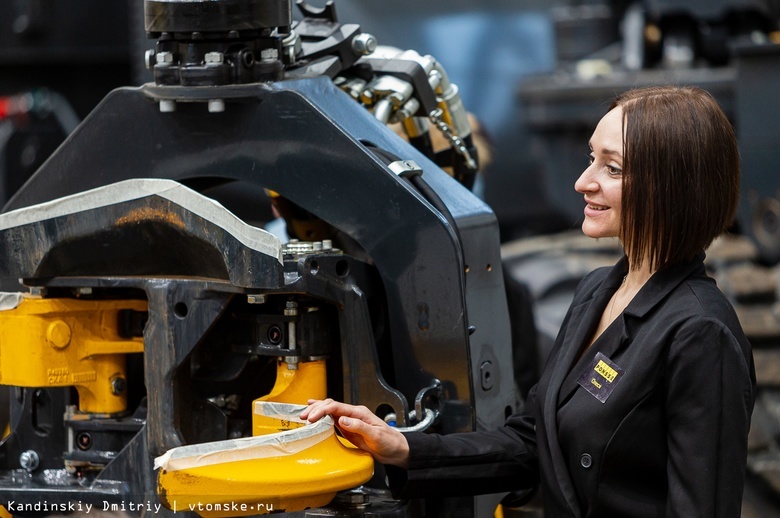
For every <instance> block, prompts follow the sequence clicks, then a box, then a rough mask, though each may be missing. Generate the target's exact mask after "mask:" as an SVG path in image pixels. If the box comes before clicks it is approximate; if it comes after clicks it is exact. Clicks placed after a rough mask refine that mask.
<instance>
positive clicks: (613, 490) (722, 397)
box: [387, 254, 755, 518]
mask: <svg viewBox="0 0 780 518" xmlns="http://www.w3.org/2000/svg"><path fill="white" fill-rule="evenodd" d="M703 259H704V254H701V255H700V256H699V257H698V258H697V259H696V260H695V261H693V262H692V263H689V264H684V265H680V266H676V267H673V268H670V269H667V270H664V271H661V272H658V273H656V274H655V275H653V276H652V277H651V278H650V280H648V281H647V283H646V284H645V285H644V286H643V287H642V289H641V290H640V291H639V293H638V294H637V295H636V297H634V300H632V301H631V303H630V304H629V305H628V307H627V308H626V309H625V310H624V312H623V313H622V314H621V315H620V316H619V317H618V318H617V319H615V321H614V322H613V323H612V324H611V325H610V327H609V328H608V329H607V330H606V331H605V332H604V333H603V334H602V335H601V336H600V337H599V339H598V340H596V342H595V343H594V344H593V345H592V346H591V347H590V348H589V349H587V350H586V352H585V353H584V354H583V356H582V358H580V359H579V360H577V357H578V356H579V352H580V351H581V350H582V348H583V346H584V345H585V344H586V343H587V341H588V340H589V338H590V337H592V335H593V333H594V332H595V328H596V326H597V324H598V321H599V318H600V316H601V314H602V312H603V311H604V308H605V307H606V305H607V303H608V301H609V300H610V298H611V296H612V294H613V293H614V292H615V290H616V289H617V288H618V287H619V286H620V282H621V280H622V278H623V275H624V273H625V271H626V260H625V258H623V259H622V260H621V261H620V262H619V263H618V264H617V265H615V266H614V267H612V268H600V269H597V270H595V271H594V272H592V273H590V274H588V275H587V276H586V277H585V278H584V279H583V281H582V282H581V283H580V286H579V287H578V288H577V291H576V292H575V295H574V300H573V302H572V304H571V307H570V308H569V311H568V313H567V315H566V318H565V319H564V322H563V325H562V327H561V331H560V333H559V335H558V338H557V340H556V343H555V345H554V347H553V349H552V351H551V353H550V357H549V359H548V362H547V366H546V368H545V370H544V372H543V373H542V376H541V378H540V380H539V382H538V383H537V385H536V386H535V387H534V388H533V389H532V390H531V392H530V394H529V396H528V398H527V399H526V402H525V405H524V408H523V409H522V410H521V411H519V412H518V413H516V414H515V415H512V416H511V417H509V419H507V421H506V423H505V425H504V426H503V427H502V428H501V429H499V430H496V431H492V432H470V433H461V434H451V435H446V436H442V435H436V434H426V433H410V434H407V439H408V440H409V444H410V460H409V469H408V470H400V469H398V468H393V467H389V468H388V470H387V471H388V475H389V476H390V483H391V484H390V485H391V489H392V490H393V492H394V494H395V495H396V497H400V498H410V497H426V496H434V495H438V496H457V495H464V494H478V493H498V492H502V491H509V490H515V489H521V488H528V487H533V486H534V485H535V484H540V487H541V490H542V496H543V501H544V505H545V518H557V517H618V516H619V517H659V516H666V517H670V516H680V517H685V518H691V517H697V516H701V517H706V518H713V517H718V518H725V517H733V518H738V517H739V516H740V507H741V503H742V488H743V484H744V475H745V463H746V457H747V435H748V429H749V427H750V416H751V413H752V409H753V402H754V398H755V370H754V366H753V357H752V352H751V349H750V344H749V343H748V341H747V339H746V338H745V336H744V333H743V332H742V328H741V327H740V324H739V321H738V319H737V317H736V314H735V313H734V310H733V308H732V307H731V305H730V304H729V302H728V301H727V300H726V298H725V296H724V295H723V294H722V293H721V292H720V290H718V288H717V286H716V285H715V282H714V281H713V280H712V279H711V278H709V277H708V276H707V275H706V274H705V271H704V264H703ZM599 354H600V355H603V356H600V355H599ZM597 355H599V356H598V357H597ZM599 360H602V363H599ZM597 365H598V366H597ZM605 365H606V367H605ZM594 369H595V370H594ZM610 379H611V382H610ZM580 380H581V381H582V384H580ZM588 386H589V389H590V390H592V391H593V393H591V391H590V390H588V389H586V388H585V387H588ZM598 386H601V387H602V388H601V389H599V388H598ZM599 390H602V391H603V392H604V393H607V397H606V399H605V401H604V402H602V401H601V400H599V399H597V397H596V396H595V395H594V394H598V393H599Z"/></svg>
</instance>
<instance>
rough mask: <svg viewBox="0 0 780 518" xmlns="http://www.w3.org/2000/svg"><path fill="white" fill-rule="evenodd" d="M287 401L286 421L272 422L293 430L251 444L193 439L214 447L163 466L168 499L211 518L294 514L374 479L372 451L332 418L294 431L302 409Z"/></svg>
mask: <svg viewBox="0 0 780 518" xmlns="http://www.w3.org/2000/svg"><path fill="white" fill-rule="evenodd" d="M260 404H261V405H262V404H263V403H260ZM265 404H266V405H269V404H270V405H274V404H273V403H265ZM283 406H287V407H291V409H290V411H289V413H286V415H283V416H279V415H277V416H276V419H277V421H278V422H279V423H281V424H277V426H276V427H275V428H276V429H277V430H278V429H279V428H284V427H290V429H289V430H285V431H283V432H277V433H275V434H274V438H273V439H272V437H270V436H269V440H268V441H264V442H263V444H262V445H259V446H255V447H254V449H252V448H251V447H248V446H246V445H245V444H247V443H246V442H245V443H242V445H237V443H236V442H235V441H222V442H223V443H224V446H223V445H221V444H219V445H217V446H216V447H214V445H215V444H216V443H211V444H209V443H207V444H205V445H193V446H192V448H197V447H199V446H205V447H206V448H204V449H210V452H209V453H207V452H205V451H198V452H192V453H190V452H188V453H187V455H186V456H184V457H183V458H182V457H181V456H177V457H178V460H171V459H172V458H171V459H169V460H168V461H167V462H170V464H168V463H167V462H166V463H164V464H162V468H161V469H160V474H159V478H158V490H159V492H160V499H161V501H162V502H163V503H164V505H166V507H168V508H169V509H173V510H175V511H182V510H186V511H194V512H196V513H197V514H199V515H200V516H203V517H208V518H211V517H220V516H247V515H254V514H265V513H270V512H283V511H284V512H294V511H300V510H303V509H306V508H310V507H321V506H324V505H327V504H328V503H329V502H330V501H331V500H332V499H333V497H334V496H335V495H336V493H337V492H338V491H340V490H343V489H347V488H350V487H356V486H359V485H361V484H364V483H365V482H367V481H368V480H369V479H370V478H371V476H372V475H373V471H374V461H373V459H372V457H371V456H370V455H369V454H368V453H366V452H363V451H360V450H358V449H356V448H355V447H354V446H352V445H351V444H350V443H349V442H347V441H346V440H344V439H343V438H341V437H339V436H337V435H336V434H335V433H334V431H333V424H332V423H333V421H332V420H330V418H329V417H328V418H326V419H327V420H328V421H327V422H324V421H321V422H318V423H315V424H309V425H306V426H307V428H306V429H300V428H298V429H293V426H291V425H299V426H302V425H304V424H305V423H295V421H294V420H295V418H296V416H297V413H299V412H300V411H301V410H302V407H301V406H299V405H283ZM257 412H258V410H257V409H255V413H257ZM315 427H316V428H318V430H316V431H315ZM307 432H309V433H308V434H307ZM291 434H296V436H293V435H291ZM282 436H283V437H284V438H283V437H282ZM256 439H257V438H247V439H238V441H252V440H256ZM208 447H211V448H208ZM184 448H187V447H184ZM173 451H174V450H172V451H171V452H169V454H171V453H173ZM226 459H228V460H226Z"/></svg>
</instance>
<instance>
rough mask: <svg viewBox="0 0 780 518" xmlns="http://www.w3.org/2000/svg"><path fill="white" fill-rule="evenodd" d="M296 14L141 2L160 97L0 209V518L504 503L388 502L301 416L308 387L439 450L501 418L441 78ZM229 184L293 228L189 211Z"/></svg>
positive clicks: (474, 220) (500, 338)
mask: <svg viewBox="0 0 780 518" xmlns="http://www.w3.org/2000/svg"><path fill="white" fill-rule="evenodd" d="M298 8H299V9H300V12H301V14H302V19H301V20H299V21H293V16H292V5H291V2H290V0H145V2H144V9H145V29H146V31H147V33H148V34H149V36H150V37H151V38H152V39H154V40H156V42H155V44H154V49H153V50H150V51H148V52H147V54H146V58H147V66H148V68H149V69H150V71H151V72H152V73H153V76H154V81H153V82H151V83H148V84H144V85H143V86H141V87H132V88H130V87H127V88H119V89H116V90H114V91H112V92H111V93H110V94H109V95H108V96H107V97H106V98H105V99H104V100H103V101H102V102H101V103H100V104H99V105H98V106H97V107H96V108H95V109H94V110H93V111H92V112H91V113H90V114H89V116H88V117H86V119H85V120H83V122H82V123H81V124H80V125H79V126H78V127H77V128H76V129H75V130H74V131H73V132H72V133H70V135H69V136H68V138H67V139H66V140H65V142H64V143H63V144H62V145H61V146H60V147H59V148H58V149H57V150H56V151H55V152H54V153H53V154H52V155H51V156H50V157H49V159H48V160H47V161H46V162H45V163H44V164H43V165H42V166H41V167H40V168H39V169H38V170H37V172H36V173H35V174H34V175H33V176H32V178H30V180H28V181H27V182H26V183H25V184H24V185H23V186H22V187H21V188H20V189H19V190H18V191H16V193H15V194H14V195H13V197H12V198H11V199H10V201H9V202H8V203H7V205H6V206H5V207H4V209H3V213H2V214H0V257H2V261H0V278H2V282H3V287H4V289H5V291H6V293H5V295H3V297H2V299H1V300H0V307H1V308H2V311H0V384H2V385H3V391H4V394H5V396H6V397H7V398H8V405H9V406H10V417H9V422H8V426H7V429H6V430H5V432H4V433H3V439H2V441H1V442H0V505H2V506H4V507H5V509H4V512H5V513H6V514H11V515H14V516H16V515H19V516H33V515H41V514H49V513H53V512H74V511H75V512H84V511H86V510H88V509H94V510H103V511H121V512H125V513H129V514H131V515H149V514H152V513H154V514H163V515H169V514H174V513H181V512H188V513H195V514H198V515H201V516H240V515H255V514H262V513H265V512H275V513H278V512H286V513H297V514H296V516H323V515H327V516H347V515H349V516H356V515H358V516H360V515H366V516H367V515H370V516H376V517H379V516H387V517H391V516H392V517H397V516H423V515H425V516H437V515H440V516H492V514H493V512H494V510H495V508H496V505H497V504H498V502H499V500H500V497H501V495H488V496H481V497H470V496H464V497H461V498H451V499H436V498H431V499H426V500H425V501H411V502H408V501H403V502H402V501H396V500H393V499H392V498H391V496H390V494H389V492H388V490H387V487H386V485H385V484H386V483H385V477H384V475H383V473H382V469H381V466H378V465H377V466H375V465H374V463H373V462H372V461H371V460H370V458H368V459H367V457H366V456H365V454H361V453H359V452H357V451H356V450H355V449H354V448H353V447H352V446H351V445H349V444H348V443H345V442H344V441H343V440H341V439H339V438H338V437H337V436H336V435H334V430H333V425H332V422H330V423H329V422H326V421H327V420H326V421H324V422H323V423H322V424H317V425H310V424H307V423H301V422H299V420H297V419H296V415H297V412H299V410H300V405H303V404H305V403H306V401H307V399H308V398H310V397H315V398H322V397H326V396H328V397H333V398H337V399H341V400H345V401H347V402H351V403H356V404H362V405H365V406H367V407H368V408H369V409H371V410H372V411H374V412H375V413H377V415H379V416H380V417H383V418H384V419H385V420H387V421H388V422H391V423H393V424H394V425H395V426H398V427H399V428H400V429H401V430H402V431H403V430H435V431H438V432H443V433H449V432H456V431H468V430H475V429H487V428H493V427H495V426H498V425H499V424H500V423H502V422H503V419H504V417H505V416H506V415H508V414H509V413H511V412H512V411H513V410H514V407H515V404H516V398H515V393H514V382H513V380H514V378H513V372H512V360H511V356H512V351H511V339H510V326H509V317H508V311H507V306H506V298H505V293H504V284H503V279H502V269H501V257H500V250H499V240H498V229H497V223H496V220H495V217H494V215H493V213H492V212H491V210H490V209H489V208H488V207H487V206H486V205H485V204H484V203H483V202H481V201H480V200H479V199H478V198H477V197H475V196H474V195H473V194H472V193H471V192H470V191H469V186H470V184H471V182H472V181H473V179H474V175H475V174H476V173H477V169H478V168H477V156H476V149H475V147H474V145H473V142H472V138H471V135H470V130H469V125H468V120H467V117H466V111H465V109H464V107H463V105H462V103H461V102H460V98H459V95H458V91H457V87H456V86H455V85H454V84H452V83H451V82H450V81H449V80H448V77H447V75H446V71H445V70H444V67H443V66H442V65H441V64H440V63H438V62H437V61H436V60H435V59H434V58H433V57H431V56H421V55H419V54H417V53H416V52H413V51H406V52H400V51H397V50H394V49H382V48H380V49H379V50H377V42H376V40H375V39H374V38H373V37H372V36H371V35H370V34H368V33H365V32H363V31H362V30H361V28H360V27H359V26H358V25H355V24H348V23H340V22H339V21H338V18H337V16H336V12H335V7H334V6H333V5H332V3H328V4H326V5H325V7H323V8H315V7H312V6H310V5H308V4H306V3H305V2H298ZM375 51H376V52H375ZM388 123H398V124H399V125H400V128H401V129H400V132H401V133H402V134H403V135H404V136H405V139H404V138H401V137H399V135H398V134H397V133H396V132H394V131H391V130H390V129H388V127H387V124H388ZM431 129H433V130H434V131H438V132H440V133H441V134H442V135H443V136H444V141H445V143H446V146H445V149H439V148H434V146H433V145H432V144H431V142H432V141H431ZM444 169H447V171H445V170H444ZM228 184H229V185H232V186H234V187H236V190H237V191H238V192H240V193H243V194H244V202H247V201H248V203H249V205H250V207H252V206H254V207H257V210H258V211H260V210H261V208H262V207H263V206H265V205H267V204H268V203H270V204H271V205H272V206H273V208H274V210H275V211H276V213H277V214H279V215H280V216H281V218H282V219H283V221H284V222H285V227H286V232H287V233H288V234H289V236H290V238H291V239H290V240H289V241H285V240H280V239H279V238H278V237H277V236H276V235H274V234H271V233H270V232H268V231H266V230H263V229H261V228H258V227H257V226H255V225H253V223H256V220H255V218H252V217H251V216H250V217H247V218H244V219H241V218H239V217H237V216H236V215H235V214H234V213H233V211H232V210H231V208H232V207H231V205H230V203H224V204H222V203H217V202H216V201H214V199H212V198H210V197H209V196H207V195H206V193H208V192H210V190H213V189H215V188H217V187H219V186H224V185H228ZM256 219H257V220H259V219H260V218H259V217H258V218H256Z"/></svg>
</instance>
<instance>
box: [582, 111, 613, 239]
mask: <svg viewBox="0 0 780 518" xmlns="http://www.w3.org/2000/svg"><path fill="white" fill-rule="evenodd" d="M622 122H623V109H622V108H621V107H620V106H618V107H616V108H614V109H612V110H610V112H609V113H607V114H606V115H605V116H604V117H603V118H602V119H601V121H599V123H598V126H596V131H594V132H593V136H592V137H591V139H590V142H589V146H590V153H589V154H588V157H589V160H590V164H589V165H588V168H587V169H585V171H583V173H582V175H580V177H579V179H578V180H577V181H576V182H575V183H574V189H575V190H576V191H577V192H579V193H582V194H583V195H584V196H585V211H584V212H585V220H584V221H583V222H582V231H583V232H584V233H585V235H586V236H588V237H594V238H595V237H617V236H618V235H619V233H620V214H621V207H620V195H621V193H622V191H623V124H622Z"/></svg>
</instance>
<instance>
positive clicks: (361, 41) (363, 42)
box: [352, 32, 377, 56]
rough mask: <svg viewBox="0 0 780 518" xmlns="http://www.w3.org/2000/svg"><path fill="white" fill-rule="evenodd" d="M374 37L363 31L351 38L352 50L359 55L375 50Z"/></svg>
mask: <svg viewBox="0 0 780 518" xmlns="http://www.w3.org/2000/svg"><path fill="white" fill-rule="evenodd" d="M376 45H377V42H376V38H375V37H374V36H373V35H371V34H368V33H366V32H363V33H361V34H358V35H357V36H355V37H354V38H353V39H352V51H353V52H354V53H355V54H357V55H359V56H367V55H368V54H371V53H372V52H374V51H375V50H376Z"/></svg>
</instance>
